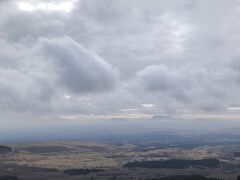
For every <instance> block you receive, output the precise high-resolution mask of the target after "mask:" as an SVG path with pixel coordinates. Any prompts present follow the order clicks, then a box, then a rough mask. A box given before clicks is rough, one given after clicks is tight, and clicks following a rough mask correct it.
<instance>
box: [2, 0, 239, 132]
mask: <svg viewBox="0 0 240 180" xmlns="http://www.w3.org/2000/svg"><path fill="white" fill-rule="evenodd" d="M239 19H240V1H239V0H194V1H193V0H181V1H179V0H148V1H146V0H57V1H56V0H48V1H47V0H1V1H0V47H1V51H0V130H1V131H8V130H9V129H24V128H25V129H26V128H28V129H35V128H41V127H42V128H44V127H51V126H52V127H54V126H56V125H62V126H67V127H68V126H71V125H72V126H75V125H76V123H77V124H78V126H81V125H83V124H89V123H93V122H100V121H103V120H104V122H105V123H106V122H108V121H111V122H112V121H115V120H116V121H124V122H126V120H127V121H131V122H132V121H134V122H135V124H138V122H139V123H140V122H141V123H140V124H141V127H143V128H144V126H145V125H147V124H149V120H152V119H154V120H156V119H159V123H158V126H159V127H161V120H162V119H164V120H167V121H169V122H171V123H170V125H171V127H172V128H176V126H178V124H179V122H181V121H182V122H185V121H186V120H189V121H192V120H194V121H198V122H211V123H212V122H214V123H213V125H214V126H218V125H219V122H221V123H222V122H224V123H225V125H226V126H230V125H231V126H232V127H236V124H238V125H239V127H240V91H239V90H240V51H239V47H240V21H239ZM106 124H107V123H106ZM125 125H127V123H126V124H125ZM225 125H223V126H225ZM116 126H118V125H116ZM211 127H212V126H211ZM221 127H222V126H221Z"/></svg>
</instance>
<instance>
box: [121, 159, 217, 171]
mask: <svg viewBox="0 0 240 180" xmlns="http://www.w3.org/2000/svg"><path fill="white" fill-rule="evenodd" d="M219 165H220V161H219V160H218V159H202V160H180V159H171V160H159V161H135V162H128V163H126V164H125V165H124V167H127V168H135V167H142V168H169V169H184V168H189V167H200V168H215V167H218V166H219Z"/></svg>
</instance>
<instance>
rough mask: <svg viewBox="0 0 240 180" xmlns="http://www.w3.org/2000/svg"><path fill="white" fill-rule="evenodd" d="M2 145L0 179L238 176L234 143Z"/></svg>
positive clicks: (239, 167) (233, 179)
mask: <svg viewBox="0 0 240 180" xmlns="http://www.w3.org/2000/svg"><path fill="white" fill-rule="evenodd" d="M4 147H8V148H9V149H8V150H9V151H7V152H5V151H4V152H5V153H2V154H1V155H0V180H1V179H6V178H8V179H9V178H10V179H11V178H12V179H14V178H15V179H16V178H17V179H24V180H25V179H26V180H27V179H29V180H30V179H35V180H37V179H39V180H40V179H59V178H61V179H104V180H105V179H142V180H143V179H160V180H161V179H162V180H168V179H170V180H175V179H178V180H185V179H186V180H190V179H191V180H194V179H196V180H208V179H209V180H215V179H224V180H236V179H237V176H238V175H239V174H240V158H239V157H238V156H236V154H237V153H236V152H239V151H238V150H239V148H240V145H238V144H231V145H227V146H226V145H217V146H216V145H212V146H211V145H209V146H201V147H194V148H180V147H171V145H169V147H152V146H151V147H149V146H147V145H146V146H138V145H134V144H124V145H116V144H97V143H92V142H79V141H67V142H49V143H39V144H27V145H24V144H20V145H16V144H12V145H8V146H4ZM10 149H11V151H10ZM3 150H4V148H2V152H3ZM176 175H177V176H176Z"/></svg>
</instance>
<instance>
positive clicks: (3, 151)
mask: <svg viewBox="0 0 240 180" xmlns="http://www.w3.org/2000/svg"><path fill="white" fill-rule="evenodd" d="M10 152H12V148H10V147H8V146H0V154H6V153H10Z"/></svg>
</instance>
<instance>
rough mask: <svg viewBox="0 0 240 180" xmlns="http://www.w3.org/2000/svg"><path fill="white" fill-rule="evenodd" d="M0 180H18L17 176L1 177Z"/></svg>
mask: <svg viewBox="0 0 240 180" xmlns="http://www.w3.org/2000/svg"><path fill="white" fill-rule="evenodd" d="M0 180H18V178H17V177H16V176H0Z"/></svg>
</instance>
